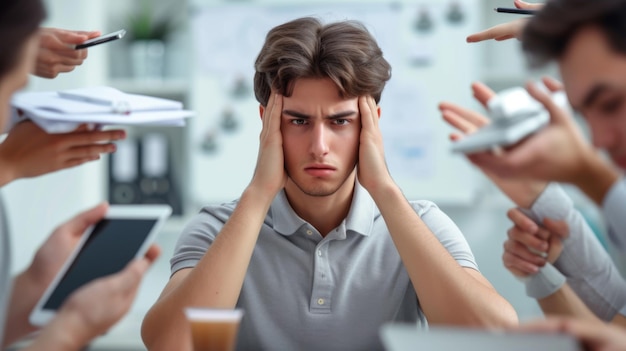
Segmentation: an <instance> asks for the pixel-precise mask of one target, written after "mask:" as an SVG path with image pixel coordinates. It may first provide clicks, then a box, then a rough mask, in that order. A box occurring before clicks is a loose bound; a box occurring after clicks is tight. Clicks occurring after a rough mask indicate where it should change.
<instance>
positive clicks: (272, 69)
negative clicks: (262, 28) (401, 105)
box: [254, 17, 391, 106]
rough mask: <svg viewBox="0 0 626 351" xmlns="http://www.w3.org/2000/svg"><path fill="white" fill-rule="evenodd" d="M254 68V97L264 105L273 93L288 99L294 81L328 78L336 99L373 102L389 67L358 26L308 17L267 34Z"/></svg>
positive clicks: (371, 38) (376, 47) (381, 89)
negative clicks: (365, 97)
mask: <svg viewBox="0 0 626 351" xmlns="http://www.w3.org/2000/svg"><path fill="white" fill-rule="evenodd" d="M254 68H255V70H256V73H255V75H254V94H255V96H256V99H257V100H258V101H259V102H260V103H261V105H263V106H267V102H268V100H269V96H270V93H271V89H272V88H273V89H275V90H276V91H278V92H280V93H281V94H282V95H284V96H290V95H291V93H292V92H293V84H294V83H295V81H296V80H297V79H299V78H330V79H332V80H333V82H335V84H336V85H337V87H338V88H339V91H340V93H341V96H343V97H346V98H348V97H357V96H363V95H371V96H372V97H374V99H375V100H376V102H378V101H380V95H381V94H382V91H383V88H384V87H385V83H386V82H387V81H388V80H389V78H391V66H390V65H389V63H388V62H387V60H385V58H383V53H382V50H381V49H380V47H378V44H377V43H376V40H375V39H374V38H373V36H372V35H371V34H370V33H369V32H368V30H367V29H366V28H365V26H364V25H363V24H362V23H360V22H358V21H351V20H347V21H341V22H335V23H330V24H325V25H324V24H322V23H321V22H320V21H319V20H318V19H316V18H312V17H303V18H299V19H296V20H293V21H290V22H287V23H285V24H282V25H279V26H277V27H274V28H273V29H272V30H270V31H269V33H268V34H267V37H266V39H265V44H264V45H263V48H262V49H261V52H260V53H259V56H258V57H257V59H256V62H255V64H254Z"/></svg>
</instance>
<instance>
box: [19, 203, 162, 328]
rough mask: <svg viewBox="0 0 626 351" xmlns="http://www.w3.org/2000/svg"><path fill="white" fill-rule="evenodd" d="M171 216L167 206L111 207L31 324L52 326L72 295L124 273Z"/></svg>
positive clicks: (60, 273)
mask: <svg viewBox="0 0 626 351" xmlns="http://www.w3.org/2000/svg"><path fill="white" fill-rule="evenodd" d="M170 214H171V208H170V207H169V206H167V205H124V206H122V205H116V206H111V207H109V209H108V211H107V213H106V215H105V217H104V218H103V219H102V220H100V221H98V223H96V224H95V225H92V226H89V228H88V229H86V230H85V231H84V234H83V235H82V236H81V238H80V241H79V242H78V245H77V246H76V248H75V249H74V250H73V251H72V254H71V255H70V256H69V259H67V260H66V261H65V262H64V264H63V266H62V268H61V269H60V270H59V271H58V273H57V274H56V276H55V278H54V280H53V281H52V283H51V284H50V285H49V286H48V288H47V289H46V291H45V292H44V293H43V296H42V297H41V299H40V300H39V302H38V303H37V305H36V306H35V308H34V310H33V311H32V313H31V315H30V321H31V323H32V324H33V325H44V324H46V323H48V322H49V321H50V320H51V319H52V318H53V317H54V316H55V314H56V313H57V311H58V310H59V309H60V308H61V307H62V306H63V307H64V308H65V306H64V303H65V301H66V300H67V299H68V298H69V297H70V296H71V295H72V293H74V292H75V291H77V290H79V289H80V288H81V287H83V286H86V285H87V284H89V283H90V282H92V281H95V280H97V279H100V278H103V277H109V276H111V275H112V274H115V273H117V272H120V271H122V270H123V269H124V267H126V266H127V265H128V264H129V263H130V262H131V261H132V260H133V259H136V258H141V257H143V256H144V254H145V253H146V252H147V251H148V248H149V247H150V245H151V243H152V241H153V240H154V238H155V236H156V234H157V233H158V231H159V229H160V228H161V226H162V225H163V223H164V221H165V219H167V218H168V217H169V215H170ZM60 256H61V255H57V257H60ZM64 256H65V257H67V256H66V255H64ZM55 264H57V265H58V262H55ZM48 273H49V272H48ZM105 279H107V278H105ZM68 301H69V300H68Z"/></svg>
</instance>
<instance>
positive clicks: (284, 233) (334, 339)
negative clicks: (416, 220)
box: [171, 183, 477, 351]
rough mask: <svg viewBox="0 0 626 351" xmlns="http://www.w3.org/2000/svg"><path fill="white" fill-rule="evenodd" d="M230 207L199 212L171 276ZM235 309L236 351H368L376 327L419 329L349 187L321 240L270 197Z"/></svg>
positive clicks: (410, 296) (424, 211) (428, 213)
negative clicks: (344, 207)
mask: <svg viewBox="0 0 626 351" xmlns="http://www.w3.org/2000/svg"><path fill="white" fill-rule="evenodd" d="M411 204H412V206H413V208H414V209H415V211H416V212H417V213H418V214H419V215H420V216H421V218H422V220H423V221H424V222H425V223H426V225H428V226H429V228H430V230H431V231H432V232H433V233H434V234H435V235H436V236H437V238H438V239H439V241H440V242H441V243H442V245H443V246H444V247H445V248H446V249H447V250H448V251H449V252H450V254H451V255H452V257H454V258H455V259H456V261H457V262H458V263H459V264H460V265H461V266H463V267H471V268H474V269H477V265H476V262H475V260H474V256H473V254H472V252H471V250H470V247H469V245H468V244H467V241H466V240H465V238H464V237H463V235H462V234H461V232H460V230H459V229H458V227H457V226H456V225H455V224H454V223H453V222H452V220H450V218H448V217H447V216H446V215H445V214H444V213H443V212H442V211H441V210H440V209H439V208H438V207H437V206H435V205H434V204H433V203H432V202H429V201H416V202H411ZM236 205H237V202H236V201H233V202H231V203H228V204H223V205H220V206H207V207H204V208H203V209H202V210H201V211H200V213H199V214H198V215H197V216H196V217H195V218H194V219H193V220H192V221H191V223H189V224H188V225H187V227H186V228H185V229H184V231H183V233H182V234H181V237H180V238H179V240H178V243H177V245H176V248H175V251H174V257H173V258H172V259H171V265H172V273H174V272H176V271H178V270H180V269H182V268H188V267H194V266H195V265H196V264H197V263H198V261H199V260H200V259H201V258H202V256H203V255H204V253H205V252H206V251H207V249H208V248H209V246H210V245H211V243H212V242H213V240H214V239H215V236H216V235H217V234H218V232H219V231H220V230H221V228H222V226H223V225H224V223H225V222H226V220H228V218H229V216H230V215H231V214H232V212H233V209H234V208H235V206H236ZM429 283H430V284H434V285H436V284H437V282H436V281H433V282H429ZM237 306H238V307H240V308H243V309H244V311H245V314H244V317H243V320H242V324H241V327H240V330H239V338H238V341H237V349H238V350H316V351H317V350H342V351H345V350H377V349H382V344H381V341H380V339H379V334H378V332H379V328H380V326H381V325H382V324H383V323H385V322H389V321H402V322H412V323H416V322H417V324H418V326H421V327H425V326H426V318H425V316H424V314H423V312H422V310H421V309H420V306H419V301H418V299H417V297H416V294H415V290H414V289H413V286H412V284H411V281H410V280H409V276H408V274H407V272H406V269H405V268H404V265H403V264H402V260H401V259H400V255H399V254H398V251H397V250H396V248H395V246H394V243H393V241H392V240H391V236H390V234H389V230H388V229H387V226H386V224H385V221H384V220H383V217H382V216H381V214H380V212H379V210H378V208H377V207H376V205H375V203H374V201H373V199H372V198H371V197H370V195H369V193H368V192H367V191H366V190H365V189H364V188H362V187H361V186H360V185H359V184H358V183H357V185H356V187H355V192H354V196H353V201H352V206H351V208H350V212H349V213H348V216H347V218H346V219H345V220H344V221H343V222H342V223H341V224H340V225H339V226H338V227H337V228H335V229H334V230H333V231H332V232H331V233H329V234H328V235H327V236H326V237H325V238H322V236H321V235H320V234H319V232H318V231H317V230H316V229H315V228H314V227H312V226H311V225H310V224H309V223H307V222H305V221H304V220H302V219H301V218H300V217H298V215H297V214H296V213H295V212H294V211H293V209H292V208H291V206H290V205H289V202H288V201H287V198H286V196H285V193H284V192H280V193H279V194H278V195H277V196H276V198H275V199H274V201H273V203H272V205H271V207H270V209H269V211H268V213H267V217H266V218H265V222H264V224H263V227H262V228H261V232H260V234H259V237H258V240H257V243H256V247H255V249H254V253H253V255H252V260H251V262H250V266H249V267H248V272H247V274H246V278H245V280H244V284H243V288H242V290H241V295H240V297H239V301H238V302H237Z"/></svg>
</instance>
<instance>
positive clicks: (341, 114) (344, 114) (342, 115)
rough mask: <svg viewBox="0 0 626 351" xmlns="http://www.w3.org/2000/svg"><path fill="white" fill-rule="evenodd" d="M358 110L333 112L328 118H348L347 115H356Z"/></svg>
mask: <svg viewBox="0 0 626 351" xmlns="http://www.w3.org/2000/svg"><path fill="white" fill-rule="evenodd" d="M356 114H357V112H356V111H352V110H350V111H342V112H337V113H333V114H332V115H329V116H327V117H326V118H328V119H339V118H346V117H351V116H354V115H356Z"/></svg>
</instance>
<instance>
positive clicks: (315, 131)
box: [281, 78, 361, 196]
mask: <svg viewBox="0 0 626 351" xmlns="http://www.w3.org/2000/svg"><path fill="white" fill-rule="evenodd" d="M281 132H282V136H283V151H284V157H285V168H286V170H287V174H288V176H289V183H292V185H295V186H296V187H297V188H298V189H300V190H301V191H302V192H303V193H305V194H307V195H310V196H328V195H332V194H334V193H335V192H336V191H337V190H338V189H340V188H341V187H342V186H343V185H344V184H345V185H346V186H349V187H352V184H351V180H352V179H353V178H352V177H351V176H352V175H353V174H354V172H353V171H354V167H355V165H356V162H357V159H358V150H359V136H360V132H361V120H360V115H359V109H358V99H357V98H351V99H344V98H342V97H340V95H339V90H338V89H337V86H336V85H335V83H333V81H332V80H330V79H329V78H323V79H308V78H306V79H304V78H302V79H298V80H297V81H295V83H294V89H293V93H292V95H291V96H290V97H284V98H283V113H282V118H281ZM348 179H349V181H348V182H346V180H348ZM287 187H288V188H289V187H290V184H287Z"/></svg>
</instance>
